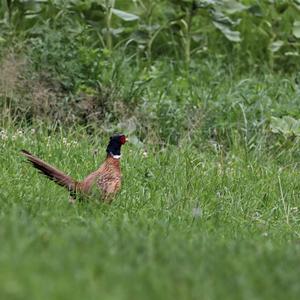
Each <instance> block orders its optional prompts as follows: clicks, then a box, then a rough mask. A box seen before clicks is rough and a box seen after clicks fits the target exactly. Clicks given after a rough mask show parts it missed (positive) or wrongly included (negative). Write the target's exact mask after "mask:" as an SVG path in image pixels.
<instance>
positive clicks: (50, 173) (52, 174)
mask: <svg viewBox="0 0 300 300" xmlns="http://www.w3.org/2000/svg"><path fill="white" fill-rule="evenodd" d="M21 153H22V154H23V155H24V156H25V157H26V158H27V159H28V161H29V162H30V163H31V164H32V165H33V167H34V168H36V169H38V170H39V171H40V173H42V174H43V175H45V176H47V177H48V178H49V179H50V180H52V181H54V182H55V183H57V184H58V185H60V186H63V187H65V188H66V189H68V190H69V191H70V193H75V192H76V184H77V183H76V181H74V180H73V179H72V178H71V177H70V176H68V175H66V174H64V173H63V172H61V171H59V170H58V169H56V168H55V167H53V166H51V165H49V164H47V163H46V162H44V161H43V160H41V159H39V158H38V157H36V156H34V155H33V154H31V153H29V152H28V151H26V150H21Z"/></svg>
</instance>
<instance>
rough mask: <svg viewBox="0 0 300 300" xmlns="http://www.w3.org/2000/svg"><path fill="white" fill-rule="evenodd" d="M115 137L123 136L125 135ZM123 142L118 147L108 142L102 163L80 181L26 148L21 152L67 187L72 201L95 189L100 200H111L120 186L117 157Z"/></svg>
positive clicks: (48, 175)
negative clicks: (115, 153) (105, 155)
mask: <svg viewBox="0 0 300 300" xmlns="http://www.w3.org/2000/svg"><path fill="white" fill-rule="evenodd" d="M117 137H124V138H125V136H117ZM115 138H116V137H112V138H111V141H112V139H115ZM113 142H115V141H113ZM125 142H126V139H125V140H124V142H121V144H120V146H119V148H118V147H117V148H116V147H115V145H113V146H112V147H110V145H111V143H112V142H110V144H109V145H108V148H107V157H106V159H105V161H104V163H103V164H102V165H101V166H100V167H99V168H98V169H97V170H96V171H94V172H92V173H91V174H89V175H88V176H87V177H86V178H85V179H84V180H82V181H76V180H74V179H73V178H71V177H70V176H68V175H66V174H64V173H63V172H61V171H60V170H58V169H56V168H55V167H53V166H51V165H49V164H48V163H46V162H44V161H43V160H41V159H39V158H38V157H36V156H34V155H33V154H31V153H29V152H28V151H26V150H22V154H23V155H24V156H25V157H26V158H27V159H28V161H29V162H30V163H31V164H32V165H33V167H35V168H36V169H38V170H39V171H40V172H41V173H42V174H43V175H46V176H47V177H48V178H49V179H50V180H53V181H54V182H56V183H57V184H58V185H60V186H63V187H65V188H67V189H68V191H69V192H70V195H71V201H72V202H73V201H75V199H82V198H83V199H87V198H90V197H93V195H94V193H93V191H95V190H96V191H98V192H99V193H100V198H101V200H103V201H106V202H111V201H112V198H113V196H114V195H115V194H116V193H117V192H118V191H119V190H120V188H121V168H120V159H119V158H120V148H121V145H122V144H124V143H125ZM117 146H118V145H117ZM111 151H112V152H111ZM114 151H117V153H118V154H119V155H114Z"/></svg>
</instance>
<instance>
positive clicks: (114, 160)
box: [105, 154, 121, 168]
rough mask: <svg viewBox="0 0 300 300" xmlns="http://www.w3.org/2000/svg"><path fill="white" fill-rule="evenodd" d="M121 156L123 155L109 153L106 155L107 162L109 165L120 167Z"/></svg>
mask: <svg viewBox="0 0 300 300" xmlns="http://www.w3.org/2000/svg"><path fill="white" fill-rule="evenodd" d="M116 156H117V157H116ZM120 157H121V155H111V154H108V155H107V157H106V160H105V162H106V163H107V164H109V165H112V166H114V167H117V168H120Z"/></svg>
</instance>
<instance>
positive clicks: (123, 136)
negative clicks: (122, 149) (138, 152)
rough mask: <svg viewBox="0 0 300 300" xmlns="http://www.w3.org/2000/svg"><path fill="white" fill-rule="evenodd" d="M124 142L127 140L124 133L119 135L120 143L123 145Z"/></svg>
mask: <svg viewBox="0 0 300 300" xmlns="http://www.w3.org/2000/svg"><path fill="white" fill-rule="evenodd" d="M126 142H127V138H126V136H125V135H121V136H120V143H121V144H122V145H124V144H125V143H126Z"/></svg>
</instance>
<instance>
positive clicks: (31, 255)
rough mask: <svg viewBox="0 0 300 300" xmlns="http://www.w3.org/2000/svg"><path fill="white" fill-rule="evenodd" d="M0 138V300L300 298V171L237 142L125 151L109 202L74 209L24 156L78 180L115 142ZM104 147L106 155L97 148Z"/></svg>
mask: <svg viewBox="0 0 300 300" xmlns="http://www.w3.org/2000/svg"><path fill="white" fill-rule="evenodd" d="M47 132H48V131H47V130H44V129H43V128H38V129H36V130H34V129H32V128H26V129H24V128H23V129H16V128H7V129H5V132H4V131H2V133H1V138H2V141H1V146H0V149H1V157H0V164H1V167H2V172H1V181H0V197H1V210H0V240H1V246H0V248H1V250H0V266H1V271H0V298H1V299H99V298H101V299H299V296H300V285H299V276H300V269H299V263H300V251H299V250H300V244H299V229H300V228H299V220H300V219H299V211H298V207H299V185H300V175H299V168H298V165H297V163H296V162H295V161H293V159H292V158H290V157H288V156H287V158H286V160H285V161H284V162H282V160H278V159H276V156H274V155H272V154H268V153H267V152H266V151H255V150H254V151H250V150H249V149H247V148H245V147H244V146H243V143H242V142H241V141H236V142H233V144H232V145H231V146H230V148H229V149H226V151H225V149H222V147H217V146H216V145H214V144H210V143H209V142H206V143H204V144H203V145H198V147H192V146H191V145H190V143H189V142H188V141H184V140H183V141H182V143H181V144H179V145H177V146H171V145H169V146H166V147H163V148H157V147H155V145H149V146H148V147H147V152H145V148H144V147H139V146H138V145H136V144H134V143H131V144H130V143H128V144H126V145H125V146H124V149H123V157H122V161H121V163H122V172H123V188H122V191H121V192H120V194H119V195H118V196H117V197H116V199H115V201H114V202H113V203H112V205H107V204H103V203H101V202H98V201H97V200H96V199H95V202H89V203H78V204H75V205H70V204H69V203H68V201H67V200H68V194H67V192H66V191H65V190H63V189H62V188H61V187H59V186H56V185H55V184H54V183H53V182H50V181H48V180H47V179H46V178H44V177H43V176H41V175H39V174H38V173H37V171H36V170H34V169H33V168H31V167H30V166H29V165H28V164H27V163H25V161H24V158H22V157H21V156H20V154H19V150H20V149H22V148H24V149H27V150H29V151H31V152H33V153H35V154H37V155H39V156H40V157H42V158H43V159H45V160H46V161H48V162H50V163H52V164H54V165H55V166H57V167H59V168H60V169H62V170H64V171H65V172H67V173H69V174H71V175H72V176H73V177H75V178H77V179H80V178H82V177H83V176H84V175H86V174H88V173H89V172H90V171H92V170H94V169H95V168H97V166H98V165H99V163H100V162H101V161H102V160H103V159H104V157H105V151H104V150H105V144H106V142H107V137H101V138H100V137H92V136H90V135H87V134H86V133H85V131H84V130H82V129H80V128H77V129H72V130H69V131H66V132H64V131H61V132H60V133H58V132H56V133H53V134H52V135H51V136H48V133H47ZM96 150H99V151H96Z"/></svg>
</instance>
